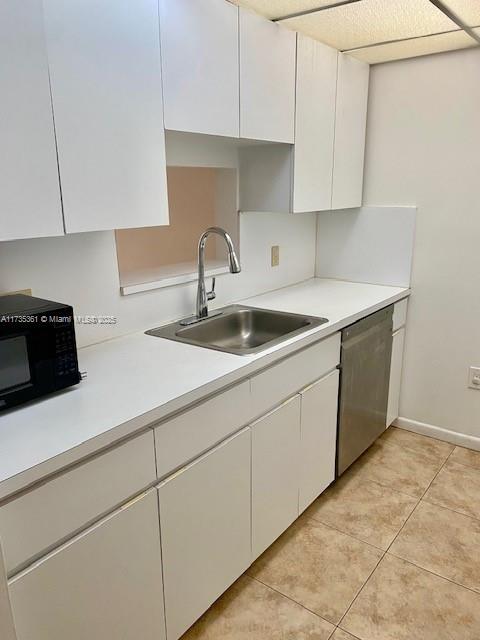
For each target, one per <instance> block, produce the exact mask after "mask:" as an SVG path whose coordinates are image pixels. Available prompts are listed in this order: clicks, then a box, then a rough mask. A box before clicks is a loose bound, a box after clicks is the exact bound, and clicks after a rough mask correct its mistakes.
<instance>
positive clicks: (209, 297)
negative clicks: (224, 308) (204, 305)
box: [207, 278, 217, 300]
mask: <svg viewBox="0 0 480 640" xmlns="http://www.w3.org/2000/svg"><path fill="white" fill-rule="evenodd" d="M216 297H217V294H216V293H215V278H212V289H211V291H209V292H208V293H207V300H215V298H216Z"/></svg>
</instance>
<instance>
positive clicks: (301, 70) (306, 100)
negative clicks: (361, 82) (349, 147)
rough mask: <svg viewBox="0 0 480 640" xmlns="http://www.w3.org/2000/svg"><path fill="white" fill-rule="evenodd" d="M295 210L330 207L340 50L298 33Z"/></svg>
mask: <svg viewBox="0 0 480 640" xmlns="http://www.w3.org/2000/svg"><path fill="white" fill-rule="evenodd" d="M297 38H298V40H297V92H296V97H297V100H296V115H295V122H296V124H295V156H294V158H295V160H294V176H293V211H294V212H304V211H321V210H323V209H330V207H331V201H332V170H333V139H334V130H335V94H336V86H337V57H338V51H336V49H332V48H331V47H327V46H326V45H324V44H322V43H320V42H317V41H316V40H312V39H311V38H308V37H307V36H304V35H302V34H297Z"/></svg>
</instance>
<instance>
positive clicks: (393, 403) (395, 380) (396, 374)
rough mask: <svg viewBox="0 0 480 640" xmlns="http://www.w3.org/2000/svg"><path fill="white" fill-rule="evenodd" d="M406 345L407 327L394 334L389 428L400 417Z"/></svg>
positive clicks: (388, 409)
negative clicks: (401, 385)
mask: <svg viewBox="0 0 480 640" xmlns="http://www.w3.org/2000/svg"><path fill="white" fill-rule="evenodd" d="M404 345H405V327H403V328H402V329H399V330H398V331H395V333H394V334H393V342H392V360H391V365H390V386H389V388H388V408H387V424H386V426H387V427H389V426H390V425H391V424H392V422H393V421H394V420H396V419H397V418H398V416H399V404H400V384H401V381H402V368H403V349H404Z"/></svg>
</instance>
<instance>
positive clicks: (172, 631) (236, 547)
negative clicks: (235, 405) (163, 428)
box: [158, 429, 251, 640]
mask: <svg viewBox="0 0 480 640" xmlns="http://www.w3.org/2000/svg"><path fill="white" fill-rule="evenodd" d="M250 446H251V443H250V429H245V430H243V431H241V432H240V433H239V434H237V435H236V436H234V437H233V438H231V439H230V440H228V441H227V442H224V443H222V444H221V445H220V446H219V447H217V448H215V449H214V450H213V451H210V452H209V453H207V454H206V455H205V456H203V457H202V458H200V459H199V460H198V461H196V462H194V463H192V464H191V465H189V466H188V467H186V468H185V469H183V470H182V471H179V472H178V473H176V474H174V475H173V476H172V477H171V478H169V479H167V480H166V481H165V482H163V483H162V484H161V485H160V486H159V489H158V492H159V505H160V530H161V539H162V560H163V577H164V587H165V611H166V620H167V637H168V638H169V640H177V638H179V637H180V636H181V635H182V633H184V632H185V631H186V630H187V629H188V628H189V627H190V626H191V625H192V624H193V623H194V622H195V620H197V618H199V617H200V616H201V615H202V613H204V612H205V611H206V610H207V609H208V607H209V606H210V605H211V604H212V603H213V602H214V601H215V600H216V599H217V598H218V597H219V596H220V595H221V594H222V593H223V592H224V591H225V590H226V589H227V588H228V587H229V586H230V585H231V584H232V583H233V582H234V581H235V580H236V579H237V578H238V577H239V576H240V575H241V574H242V573H243V572H244V571H245V569H247V567H248V566H249V564H250V560H251V529H250V488H251V482H250V460H251V455H250Z"/></svg>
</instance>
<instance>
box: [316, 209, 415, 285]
mask: <svg viewBox="0 0 480 640" xmlns="http://www.w3.org/2000/svg"><path fill="white" fill-rule="evenodd" d="M416 214H417V210H416V208H415V207H360V208H355V209H343V210H340V211H326V212H322V213H319V214H318V218H317V257H316V266H315V274H316V275H317V276H318V277H320V278H334V279H337V280H352V281H354V282H366V283H370V284H384V285H390V286H392V287H409V286H410V280H411V277H412V255H413V243H414V239H415V217H416Z"/></svg>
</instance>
